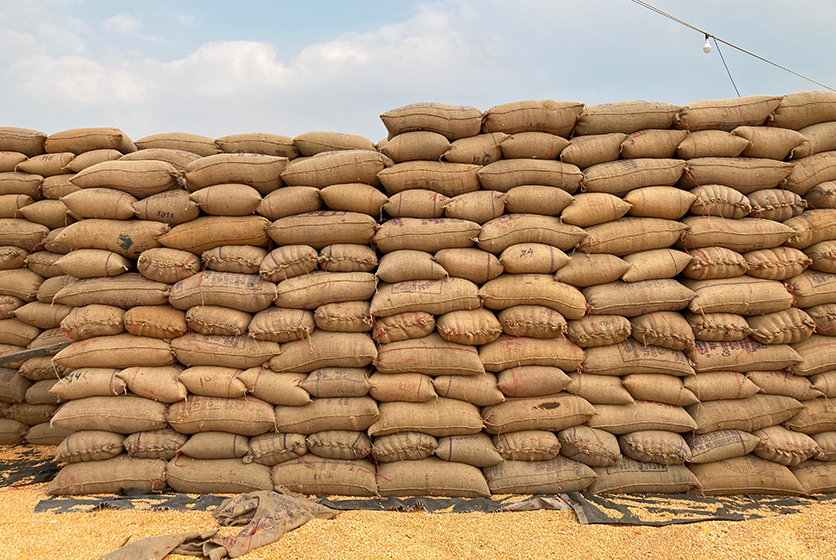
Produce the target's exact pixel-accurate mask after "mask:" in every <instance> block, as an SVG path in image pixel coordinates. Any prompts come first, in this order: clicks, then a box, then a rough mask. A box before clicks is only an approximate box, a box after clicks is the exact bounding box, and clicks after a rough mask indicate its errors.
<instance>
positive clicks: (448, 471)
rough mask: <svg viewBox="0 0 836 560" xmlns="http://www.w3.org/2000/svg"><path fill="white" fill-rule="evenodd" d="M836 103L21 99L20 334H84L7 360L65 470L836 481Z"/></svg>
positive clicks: (705, 483)
mask: <svg viewBox="0 0 836 560" xmlns="http://www.w3.org/2000/svg"><path fill="white" fill-rule="evenodd" d="M835 107H836V97H834V96H833V95H831V94H826V93H820V92H806V93H799V94H792V95H788V96H785V97H772V96H752V97H746V98H740V99H732V100H717V101H701V102H695V103H692V104H688V105H685V106H682V107H679V106H674V105H669V104H664V103H652V102H627V103H615V104H610V105H599V106H590V107H584V106H583V105H582V104H579V103H571V102H555V101H550V100H547V101H522V102H516V103H509V104H506V105H500V106H497V107H494V108H492V109H490V110H489V111H487V112H486V113H484V114H482V113H481V112H480V111H478V110H476V109H473V108H468V107H457V106H448V105H440V104H432V103H425V104H415V105H409V106H406V107H402V108H399V109H396V110H393V111H389V112H387V113H385V114H384V115H382V119H383V122H384V124H385V126H386V128H387V130H388V132H389V137H388V138H387V139H386V140H383V141H381V142H379V143H378V144H377V145H376V146H375V145H374V144H373V143H372V142H370V141H369V140H367V139H365V138H361V137H358V136H352V135H347V134H339V133H333V132H310V133H307V134H303V135H300V136H298V137H296V138H292V139H291V138H287V137H282V136H276V135H271V134H249V135H234V136H228V137H224V138H219V139H217V140H212V139H210V138H205V137H201V136H196V135H191V134H183V133H171V134H160V135H154V136H151V137H147V138H143V139H141V140H138V141H137V142H136V147H137V148H139V149H138V150H136V151H134V150H133V148H132V144H130V141H129V140H127V138H125V137H124V136H123V135H122V136H119V135H117V134H116V133H114V132H113V130H115V129H83V130H81V131H78V130H77V131H65V132H63V133H58V134H55V135H53V136H50V137H48V138H47V137H45V136H44V135H39V134H37V133H34V132H32V131H28V132H27V131H23V132H21V131H20V130H19V129H2V131H0V132H3V134H5V136H3V134H0V151H2V153H3V154H7V153H8V154H11V155H6V156H4V157H3V158H2V159H0V161H6V160H8V161H9V162H10V163H8V164H7V167H8V166H11V169H20V170H19V171H8V172H5V173H3V174H2V176H0V186H2V187H3V188H4V189H5V190H4V191H3V193H5V194H3V198H7V197H12V198H14V200H12V198H9V200H8V204H9V208H10V210H9V213H8V217H6V218H2V221H3V224H0V226H2V227H4V228H6V230H8V233H7V234H5V235H4V237H2V239H3V241H2V243H3V244H4V245H7V247H5V248H4V250H6V253H8V254H9V255H10V256H9V258H8V259H7V262H8V271H6V270H3V271H0V273H2V274H8V275H9V278H8V279H6V278H5V277H4V276H2V275H0V296H2V297H3V298H6V300H8V301H7V302H6V303H7V307H8V308H9V310H8V312H6V315H8V318H7V319H4V320H3V321H2V323H3V324H0V344H3V343H5V344H8V345H10V346H9V347H8V348H6V350H4V351H8V352H11V351H13V350H15V349H21V348H24V347H27V346H29V345H30V344H33V345H38V344H46V343H48V342H50V341H54V340H58V339H60V338H61V337H69V338H70V339H71V340H73V341H74V343H73V345H72V346H70V347H69V348H67V349H65V350H63V351H62V352H61V353H60V354H58V355H57V356H55V357H54V359H50V358H48V357H47V358H36V359H32V360H29V361H27V362H26V363H25V364H23V365H20V370H19V371H20V373H18V372H17V371H15V370H12V369H8V370H4V371H6V372H7V373H6V374H4V375H5V377H3V379H4V381H3V382H2V385H0V388H2V391H0V400H2V401H3V402H5V403H8V406H7V405H4V407H3V414H4V415H5V416H6V417H7V418H3V419H2V420H1V421H2V422H3V429H4V433H8V437H6V440H5V441H6V442H7V443H14V442H17V441H19V440H20V439H21V438H22V434H23V433H24V432H25V431H26V429H27V425H33V426H34V425H36V424H37V425H38V428H37V430H36V429H35V428H33V429H32V430H30V433H31V434H33V435H30V437H29V439H30V441H32V440H35V439H36V438H37V435H38V434H39V433H42V435H41V436H40V437H42V438H43V440H42V441H43V442H44V443H46V442H47V441H48V440H49V438H53V439H57V438H60V437H62V433H61V432H60V431H59V430H67V431H71V432H73V433H72V434H71V435H69V437H67V438H66V439H64V440H63V441H62V442H61V445H60V446H59V448H58V455H59V457H60V458H61V460H62V461H65V462H67V463H68V465H67V466H66V467H65V468H64V470H63V471H62V473H61V474H60V475H59V477H58V479H56V481H55V483H54V484H53V486H52V487H51V492H53V493H84V492H97V491H99V492H100V491H115V490H117V489H119V488H141V489H145V490H151V489H160V488H164V487H165V486H166V485H167V486H170V487H171V488H173V489H175V490H178V491H188V492H247V491H252V490H259V489H269V488H273V487H285V488H289V489H292V490H295V491H299V492H303V493H309V494H313V493H319V494H346V495H375V494H381V495H415V494H419V495H449V496H484V495H488V494H490V493H494V494H504V493H537V492H545V493H556V492H565V491H574V490H581V489H586V488H588V489H590V490H591V491H594V492H660V493H678V492H687V491H695V492H704V493H706V494H727V493H749V492H751V493H788V494H799V493H814V492H827V491H833V490H834V489H836V408H834V406H833V405H832V403H831V401H829V400H828V399H829V398H832V397H833V396H834V395H836V376H835V375H836V373H834V372H836V352H834V350H833V348H836V346H835V345H834V344H833V343H832V342H831V341H833V340H836V338H833V337H834V336H836V329H834V328H833V327H832V323H833V321H834V316H836V312H834V309H836V307H834V306H836V289H834V286H836V280H834V279H836V265H834V264H833V263H834V260H833V254H834V253H836V251H834V249H836V245H834V243H836V226H834V224H836V220H834V218H836V214H834V213H836V206H834V203H833V200H834V197H833V196H832V195H833V194H836V184H834V181H836V156H835V155H834V154H836V152H834V151H829V150H831V149H833V148H836V141H834V140H833V138H834V137H836V133H834V132H833V130H832V128H833V127H832V124H833V123H834V122H836V112H834V108H835ZM90 130H94V131H95V132H90ZM105 130H109V131H111V133H110V135H108V134H106V133H105V132H104V131H105ZM116 137H118V139H119V140H118V142H116V140H114V138H116ZM39 142H40V144H38V143H39ZM44 149H46V151H47V152H49V154H48V155H46V156H43V155H39V153H40V152H41V151H43V150H44ZM23 150H28V153H27V152H26V151H23ZM114 150H116V151H114ZM14 153H17V154H19V155H16V156H15V155H14ZM119 154H125V155H122V156H120V157H119V159H116V160H114V158H115V157H116V156H118V155H119ZM59 156H60V157H59ZM56 158H58V159H60V162H61V165H60V166H59V167H57V169H60V170H62V171H63V170H64V169H65V168H66V169H68V170H72V171H74V172H75V173H76V174H75V175H69V174H67V173H66V172H64V173H63V174H60V175H55V176H54V177H57V178H58V179H60V180H61V181H63V182H62V183H60V186H56V185H58V183H56V185H53V184H51V183H50V182H51V180H53V179H54V177H53V176H49V177H47V178H46V179H43V177H44V176H46V175H48V174H50V173H53V172H55V169H54V168H56V165H57V164H55V163H53V160H54V159H56ZM97 158H98V159H97ZM12 164H13V165H12ZM74 164H75V165H74ZM21 166H22V167H21ZM27 170H28V171H27ZM30 172H31V173H30ZM34 172H38V173H39V174H38V175H35V174H33V173H34ZM58 179H55V180H56V181H58ZM48 183H50V184H48ZM27 189H28V190H27ZM24 190H25V191H26V192H23V191H24ZM27 196H28V197H29V199H31V201H32V202H31V203H30V202H29V200H28V199H25V198H21V197H27ZM41 196H44V197H46V196H49V197H50V198H47V200H43V201H38V202H34V201H35V200H36V199H37V198H39V197H41ZM56 199H57V200H56ZM0 202H2V200H0ZM42 202H49V203H50V208H49V209H47V208H46V205H42V206H44V212H43V213H41V212H35V211H34V210H35V209H38V210H39V209H40V207H39V206H38V205H41V203H42ZM52 202H56V203H58V204H62V205H63V206H62V207H61V208H57V204H55V205H54V204H52ZM14 205H21V206H22V208H23V209H22V210H20V212H24V211H26V212H27V214H25V215H23V216H20V215H18V213H17V212H18V211H17V210H14V209H13V208H12V206H14ZM52 206H56V208H57V209H53V208H52ZM29 208H32V209H33V210H26V209H29ZM46 210H49V212H51V213H49V220H47V219H46V218H45V217H44V216H43V214H47V212H46ZM68 212H69V213H68ZM4 215H5V214H4ZM74 220H77V221H74ZM71 222H73V223H71ZM63 224H68V225H66V226H65V225H63ZM21 228H23V229H24V230H26V232H27V233H26V235H23V234H22V233H21V231H22V230H21ZM29 230H32V231H29ZM0 234H2V231H0ZM21 240H24V241H21ZM22 245H25V246H22ZM41 247H44V248H45V249H48V250H44V251H39V249H41ZM33 250H34V251H35V252H32V253H31V254H29V253H30V252H31V251H33ZM14 255H17V257H15V256H14ZM15 259H17V260H15ZM23 259H26V260H25V261H24V260H23ZM53 261H54V262H53ZM4 262H6V261H4ZM4 266H5V265H4ZM45 278H46V279H45ZM24 285H25V286H28V291H27V290H24V289H22V286H24ZM24 292H25V293H24ZM36 300H37V301H36ZM4 301H5V300H4ZM26 301H32V302H33V303H28V304H25V305H24V303H25V302H26ZM5 308H6V307H2V308H0V309H5ZM12 315H15V317H16V318H13V317H12ZM59 315H60V317H59ZM5 323H8V325H5V326H7V327H8V328H2V327H4V324H5ZM56 329H57V330H56ZM42 331H43V332H42ZM30 362H31V363H30ZM59 378H60V380H59ZM32 382H36V383H34V384H33V383H32ZM30 393H31V394H30ZM57 399H60V400H61V402H64V404H63V405H62V406H61V408H60V409H58V410H57V412H56V408H57V403H58V401H57ZM53 413H55V416H54V419H53V420H52V427H51V428H50V427H49V424H48V423H47V422H48V421H49V418H50V417H51V416H52V415H53ZM65 433H66V432H65ZM4 437H5V436H4ZM115 472H119V473H120V474H119V476H114V474H113V473H115Z"/></svg>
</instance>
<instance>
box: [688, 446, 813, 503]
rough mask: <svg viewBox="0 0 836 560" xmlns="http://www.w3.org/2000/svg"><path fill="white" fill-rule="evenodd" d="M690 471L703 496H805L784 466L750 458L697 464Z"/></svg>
mask: <svg viewBox="0 0 836 560" xmlns="http://www.w3.org/2000/svg"><path fill="white" fill-rule="evenodd" d="M691 470H692V472H693V473H694V475H695V476H696V477H697V479H699V481H700V485H701V489H700V491H701V492H702V493H703V494H704V495H706V496H723V495H732V494H782V495H790V496H796V495H799V494H803V493H804V487H803V486H802V485H801V484H800V483H799V482H798V479H796V478H795V476H793V474H792V471H790V470H789V469H788V468H787V467H785V466H784V465H779V464H778V463H773V462H771V461H764V460H763V459H761V458H759V457H754V456H752V455H746V456H743V457H735V458H732V459H724V460H721V461H716V462H711V463H702V464H696V465H693V466H692V467H691Z"/></svg>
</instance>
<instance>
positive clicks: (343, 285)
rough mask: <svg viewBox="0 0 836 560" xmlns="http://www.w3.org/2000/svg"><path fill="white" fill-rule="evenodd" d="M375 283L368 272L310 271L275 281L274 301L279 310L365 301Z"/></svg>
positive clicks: (372, 291)
mask: <svg viewBox="0 0 836 560" xmlns="http://www.w3.org/2000/svg"><path fill="white" fill-rule="evenodd" d="M375 284H376V282H375V278H374V276H373V275H372V274H371V273H369V272H325V271H320V272H312V273H311V274H308V275H305V276H295V277H293V278H289V279H287V280H282V281H281V282H279V283H278V284H277V285H276V297H275V299H274V301H275V303H276V305H278V306H279V307H287V308H291V309H316V308H317V307H320V306H322V305H325V304H327V303H341V302H346V301H358V300H365V299H369V298H371V297H372V295H373V294H374V293H375ZM265 307H266V306H265ZM262 309H263V307H262ZM259 310H260V309H259Z"/></svg>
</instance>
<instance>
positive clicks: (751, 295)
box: [682, 276, 793, 315]
mask: <svg viewBox="0 0 836 560" xmlns="http://www.w3.org/2000/svg"><path fill="white" fill-rule="evenodd" d="M682 283H683V284H684V285H685V286H687V287H688V288H689V289H691V290H693V291H694V293H695V294H696V295H695V296H694V298H693V299H692V300H691V302H690V304H689V305H688V308H689V309H690V310H691V311H692V312H693V313H738V314H740V315H763V314H766V313H773V312H776V311H783V310H784V309H789V308H790V307H791V306H792V304H793V296H792V294H791V293H790V292H788V291H787V290H786V289H785V288H784V286H783V285H782V284H781V283H780V282H776V281H774V280H763V279H761V278H752V277H748V276H743V277H739V278H721V279H716V280H683V281H682Z"/></svg>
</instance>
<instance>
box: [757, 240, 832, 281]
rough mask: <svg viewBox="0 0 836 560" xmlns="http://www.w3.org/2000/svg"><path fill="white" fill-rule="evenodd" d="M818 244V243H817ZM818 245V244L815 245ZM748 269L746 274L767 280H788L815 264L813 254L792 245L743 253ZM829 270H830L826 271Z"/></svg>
mask: <svg viewBox="0 0 836 560" xmlns="http://www.w3.org/2000/svg"><path fill="white" fill-rule="evenodd" d="M817 245H818V244H817ZM813 247H816V245H813ZM743 258H744V259H745V260H746V265H747V266H748V269H747V270H746V274H748V275H749V276H754V277H755V278H764V279H766V280H787V279H789V278H793V277H794V276H798V275H799V274H801V273H802V272H804V270H805V269H806V268H807V267H808V266H810V265H811V264H813V268H814V269H815V268H816V267H815V264H814V263H811V261H814V259H813V257H812V255H811V256H808V255H807V254H805V253H802V252H801V251H799V250H798V249H793V248H791V247H775V248H774V249H761V250H760V251H752V252H749V253H746V254H744V255H743ZM825 272H829V271H825Z"/></svg>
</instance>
